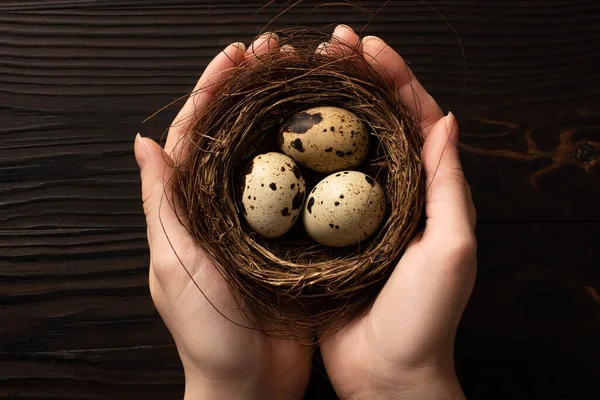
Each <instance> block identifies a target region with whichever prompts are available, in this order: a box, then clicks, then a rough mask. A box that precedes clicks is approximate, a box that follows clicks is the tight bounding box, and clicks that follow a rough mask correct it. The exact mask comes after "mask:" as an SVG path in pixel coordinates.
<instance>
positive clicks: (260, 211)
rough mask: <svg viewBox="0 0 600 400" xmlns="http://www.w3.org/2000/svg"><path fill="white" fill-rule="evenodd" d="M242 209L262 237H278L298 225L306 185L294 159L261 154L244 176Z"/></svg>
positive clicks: (251, 225) (280, 155)
mask: <svg viewBox="0 0 600 400" xmlns="http://www.w3.org/2000/svg"><path fill="white" fill-rule="evenodd" d="M243 185H244V186H243V189H242V201H241V205H242V207H241V210H242V213H243V214H244V217H245V218H246V221H247V222H248V224H249V225H250V227H252V229H254V230H255V231H256V232H257V233H258V234H260V235H261V236H264V237H266V238H276V237H279V236H281V235H283V234H284V233H286V232H287V231H289V230H290V228H291V227H292V226H293V225H294V223H295V222H296V220H297V219H298V215H300V211H301V209H302V205H303V204H304V198H305V193H306V184H305V182H304V178H302V175H301V173H300V169H299V168H298V166H297V165H296V163H295V162H294V160H292V159H291V158H290V157H288V156H286V155H284V154H280V153H274V152H273V153H265V154H260V155H258V156H256V157H254V159H253V160H252V162H251V163H250V164H249V166H248V168H247V170H246V172H245V174H244V176H243Z"/></svg>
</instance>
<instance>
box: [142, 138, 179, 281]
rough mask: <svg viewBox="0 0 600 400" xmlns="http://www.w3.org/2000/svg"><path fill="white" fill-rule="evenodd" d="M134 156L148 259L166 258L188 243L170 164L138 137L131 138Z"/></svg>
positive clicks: (154, 145)
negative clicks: (143, 217)
mask: <svg viewBox="0 0 600 400" xmlns="http://www.w3.org/2000/svg"><path fill="white" fill-rule="evenodd" d="M134 152H135V159H136V161H137V163H138V166H139V168H140V176H141V179H142V202H143V206H144V214H145V215H146V224H147V225H148V244H149V246H150V253H151V256H152V258H155V256H156V255H159V254H170V253H172V252H171V251H170V250H175V249H173V247H172V244H178V246H179V245H181V244H182V243H187V242H189V241H191V237H190V236H189V233H188V231H187V229H186V228H185V226H184V225H183V224H182V221H181V218H180V217H178V215H177V212H176V205H177V204H176V201H175V200H176V199H175V198H174V197H173V193H172V192H173V191H172V182H171V181H172V178H173V173H174V169H173V161H172V160H171V157H169V155H168V154H167V153H166V152H165V151H164V150H163V149H162V147H160V146H159V145H158V144H157V143H156V142H154V141H153V140H151V139H149V138H143V137H141V136H140V135H139V134H138V135H137V136H136V137H135V142H134ZM179 215H181V214H179ZM154 261H156V260H154ZM155 273H158V271H155Z"/></svg>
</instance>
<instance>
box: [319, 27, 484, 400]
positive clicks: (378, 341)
mask: <svg viewBox="0 0 600 400" xmlns="http://www.w3.org/2000/svg"><path fill="white" fill-rule="evenodd" d="M337 41H341V42H345V43H347V44H349V45H351V46H352V47H354V46H356V48H358V49H359V51H360V52H362V53H363V56H364V58H365V60H366V61H367V62H369V63H370V64H371V65H372V66H373V67H374V68H375V70H376V71H377V72H378V73H379V74H380V76H381V77H382V78H384V79H385V80H386V82H387V83H388V84H389V85H393V86H394V87H395V88H396V91H397V93H398V95H399V96H400V98H401V99H402V101H403V103H404V104H405V105H406V107H407V108H408V109H409V110H410V111H411V112H412V113H413V115H415V116H417V117H418V118H419V121H420V124H421V127H422V130H423V134H424V136H425V144H424V147H423V152H422V158H423V166H424V170H425V175H426V187H427V192H426V203H425V212H426V217H427V220H426V226H425V229H424V231H423V232H422V233H420V234H419V235H418V236H417V237H416V238H415V239H414V240H413V241H412V242H411V243H410V244H409V246H408V247H407V249H406V252H405V254H404V255H403V257H402V259H401V260H400V262H399V263H398V265H397V266H396V268H395V269H394V271H393V273H392V275H391V276H390V278H389V280H388V282H387V283H386V285H385V286H384V288H383V289H382V291H381V293H380V294H379V296H378V297H377V299H376V301H375V303H374V305H373V307H372V308H371V310H370V311H369V312H368V313H367V314H366V315H364V316H363V317H361V318H360V319H357V320H355V321H353V322H351V323H350V324H348V325H347V326H345V327H344V328H343V329H342V330H340V331H338V332H336V333H335V334H333V335H332V336H331V337H325V338H323V339H321V342H320V346H321V352H322V355H323V361H324V363H325V367H326V369H327V373H328V375H329V378H330V379H331V382H332V384H333V386H334V388H335V390H336V392H337V394H338V395H339V396H340V397H341V398H342V399H356V400H360V399H392V398H393V399H428V400H435V399H462V398H464V395H463V393H462V390H461V388H460V385H459V383H458V379H457V378H456V374H455V370H454V352H453V350H454V339H455V334H456V329H457V327H458V323H459V321H460V318H461V315H462V313H463V311H464V308H465V306H466V304H467V301H468V299H469V297H470V294H471V291H472V288H473V285H474V282H475V275H476V269H477V261H476V241H475V234H474V227H475V219H476V215H475V207H474V205H473V202H472V200H471V193H470V189H469V186H468V184H467V182H466V180H465V177H464V175H463V172H462V168H461V164H460V161H459V157H458V150H457V148H456V144H457V141H458V126H457V124H456V120H455V119H454V116H453V115H452V114H449V115H448V116H445V117H444V115H443V114H442V111H441V110H440V108H439V107H438V105H437V104H436V102H435V100H434V99H433V98H432V97H431V96H430V95H429V94H428V93H427V92H426V91H425V89H424V88H423V87H422V86H421V85H420V84H419V82H418V81H417V80H416V78H415V77H414V75H413V74H412V72H411V71H410V69H409V68H408V66H407V65H406V63H405V62H404V61H403V60H402V58H401V57H400V56H399V55H398V54H397V53H396V52H395V51H394V50H393V49H391V48H390V47H389V46H387V45H386V44H385V43H384V42H383V41H382V40H381V39H379V38H376V37H372V36H371V37H365V38H364V39H362V42H361V41H360V39H359V37H358V36H357V35H356V34H355V33H354V32H353V31H352V30H351V29H349V28H348V27H345V26H338V27H337V28H336V30H335V31H334V34H333V38H332V41H331V42H332V45H335V43H336V42H337Z"/></svg>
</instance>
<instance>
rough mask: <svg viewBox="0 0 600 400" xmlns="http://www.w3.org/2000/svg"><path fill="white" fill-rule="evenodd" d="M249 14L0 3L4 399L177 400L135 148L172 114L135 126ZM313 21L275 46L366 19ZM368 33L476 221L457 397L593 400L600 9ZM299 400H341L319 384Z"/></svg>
mask: <svg viewBox="0 0 600 400" xmlns="http://www.w3.org/2000/svg"><path fill="white" fill-rule="evenodd" d="M261 4H263V3H262V2H250V1H223V2H220V1H211V2H209V1H191V0H180V1H168V0H120V1H116V0H115V1H108V0H98V1H92V0H60V1H42V0H35V1H34V0H31V1H25V0H23V1H13V0H8V1H6V0H5V1H2V2H1V3H0V133H1V136H0V397H2V398H14V399H17V398H18V399H94V400H105V399H142V398H143V399H176V398H180V397H181V394H182V390H183V376H182V370H181V366H180V364H179V359H178V357H177V353H176V349H175V347H174V346H173V343H172V340H171V337H170V336H169V334H168V332H167V330H166V329H165V327H164V326H163V324H162V322H161V320H160V318H159V317H158V315H157V314H156V312H155V310H154V307H153V305H152V302H151V299H150V297H149V292H148V286H147V277H146V274H147V265H148V249H147V244H146V238H145V225H144V218H143V214H142V208H141V202H140V196H139V190H140V185H139V178H138V171H137V168H136V165H135V161H134V158H133V153H132V143H133V138H134V135H135V134H136V133H137V132H138V131H139V132H141V133H142V134H143V135H148V136H151V137H153V138H155V139H157V138H159V137H160V136H161V135H162V132H163V131H164V129H165V128H166V127H167V126H168V124H169V122H170V120H171V119H172V118H173V116H174V115H175V113H176V111H177V107H174V108H170V109H167V110H166V111H164V112H163V113H161V114H160V115H159V116H158V117H157V118H155V119H154V120H152V121H150V122H148V123H146V124H142V121H143V120H144V118H145V117H147V116H148V115H149V114H151V113H152V112H154V111H156V110H157V109H159V108H160V107H162V106H163V105H165V104H167V103H169V102H170V101H172V100H174V99H175V98H177V97H178V96H181V95H183V94H185V93H186V92H189V91H190V90H191V88H192V87H193V85H194V83H195V81H196V79H197V77H198V76H199V74H200V72H201V71H202V70H203V68H204V66H205V65H206V63H207V62H208V61H209V59H210V58H212V57H213V56H214V55H215V54H216V53H217V52H218V51H219V50H220V49H221V48H222V47H223V46H224V45H226V44H228V43H230V42H233V41H239V40H241V41H244V42H248V41H249V40H250V39H251V37H252V36H254V35H255V34H256V33H258V32H259V31H260V30H261V29H263V28H264V27H265V25H266V24H267V23H268V21H269V20H271V19H272V18H273V17H275V15H276V14H277V12H278V11H279V10H280V8H281V7H282V5H283V4H284V2H283V1H278V2H275V4H274V5H273V6H271V7H268V8H266V9H263V10H262V11H260V12H257V11H259V7H260V5H261ZM315 4H317V3H315V2H309V1H306V2H304V3H303V4H300V5H298V6H297V7H295V8H294V9H292V10H290V11H289V12H287V13H286V14H284V15H283V16H282V17H281V18H279V19H278V20H277V23H276V24H275V25H274V26H273V27H272V28H269V29H275V28H277V27H282V26H283V27H289V26H293V25H295V24H297V23H300V24H302V25H310V26H313V27H327V26H328V25H329V24H334V23H338V22H345V23H347V24H350V25H352V26H353V27H354V28H357V29H358V28H360V27H361V26H363V25H364V24H365V22H366V21H368V19H369V18H370V17H369V16H368V15H367V14H365V13H363V12H359V11H357V10H356V9H353V8H350V7H345V6H336V7H323V8H319V9H314V6H315ZM361 4H363V5H366V6H367V8H368V9H369V10H371V11H376V10H377V9H378V7H379V6H380V5H381V2H362V3H361ZM428 4H431V5H433V6H434V7H435V9H437V10H438V11H439V13H441V14H442V15H443V16H444V17H445V18H447V20H448V21H449V22H450V23H451V24H452V26H453V27H454V29H455V30H456V32H457V33H458V35H459V37H460V39H461V40H462V44H463V45H464V55H465V57H464V59H463V56H462V52H461V49H460V46H459V42H458V40H457V36H456V35H455V34H454V33H453V31H452V29H451V28H450V27H449V25H448V24H447V23H446V22H445V21H444V19H443V18H441V17H440V15H439V14H438V13H436V12H435V11H434V10H433V9H432V8H431V7H429V5H428ZM328 29H331V27H330V28H328ZM367 32H368V33H370V34H377V35H380V36H382V37H383V38H384V39H386V40H387V41H388V42H389V43H390V44H392V45H393V46H394V47H395V48H396V49H397V50H398V51H399V52H401V54H403V55H404V56H405V57H406V59H407V60H409V61H410V63H411V65H412V68H413V69H414V71H415V72H416V73H417V75H418V77H419V78H420V79H421V81H422V82H423V84H424V85H425V86H426V87H427V88H428V89H429V90H430V92H431V93H432V94H433V95H434V96H435V97H436V98H437V99H438V100H439V102H440V104H441V105H442V106H443V108H444V110H452V111H454V113H455V114H457V115H458V117H459V122H460V123H461V128H462V137H461V150H462V151H461V157H462V160H463V163H464V168H465V171H466V174H467V177H468V179H469V181H470V183H471V185H472V188H473V194H474V199H475V202H476V205H477V208H478V212H479V227H478V238H479V260H480V261H479V262H480V264H479V265H480V270H479V276H478V282H477V286H476V289H475V292H474V294H473V297H472V299H471V302H470V305H469V307H468V310H467V312H466V315H465V317H464V319H463V323H462V325H461V328H460V332H459V335H458V339H457V354H456V358H457V367H458V373H459V377H460V380H461V382H462V385H463V387H464V389H465V391H466V393H467V395H468V397H469V398H470V399H508V398H510V399H516V398H522V399H537V398H539V399H591V398H598V396H599V393H600V296H599V294H598V293H599V291H600V269H599V268H600V253H599V251H598V248H599V243H600V234H599V232H600V171H599V167H598V165H597V164H598V160H599V158H600V157H599V153H600V148H599V142H600V100H599V97H600V3H598V2H596V1H553V2H541V1H529V2H527V1H518V2H517V1H489V2H474V1H469V2H467V1H431V2H430V3H425V2H424V1H392V2H390V3H389V4H388V5H387V6H386V7H385V9H384V11H382V12H381V13H380V14H379V16H378V18H377V19H376V20H375V21H373V22H372V24H371V25H370V27H369V28H368V30H367ZM465 60H466V66H467V69H466V71H467V72H466V76H467V78H468V80H467V85H466V88H465V87H464V80H465ZM463 89H464V90H463ZM307 398H314V399H327V398H331V391H330V389H329V388H328V387H327V385H326V381H325V380H324V379H323V378H322V377H320V376H319V374H318V373H315V379H314V380H313V383H312V384H311V387H310V389H309V394H308V395H307Z"/></svg>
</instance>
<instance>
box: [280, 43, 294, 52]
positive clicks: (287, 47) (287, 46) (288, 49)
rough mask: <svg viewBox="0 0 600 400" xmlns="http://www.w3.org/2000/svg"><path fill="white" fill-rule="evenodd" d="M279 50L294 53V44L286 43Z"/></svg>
mask: <svg viewBox="0 0 600 400" xmlns="http://www.w3.org/2000/svg"><path fill="white" fill-rule="evenodd" d="M279 51H281V52H284V53H293V52H294V46H292V45H291V44H284V45H283V46H281V49H279Z"/></svg>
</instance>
